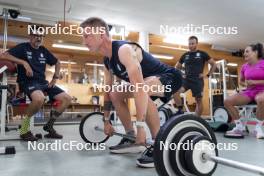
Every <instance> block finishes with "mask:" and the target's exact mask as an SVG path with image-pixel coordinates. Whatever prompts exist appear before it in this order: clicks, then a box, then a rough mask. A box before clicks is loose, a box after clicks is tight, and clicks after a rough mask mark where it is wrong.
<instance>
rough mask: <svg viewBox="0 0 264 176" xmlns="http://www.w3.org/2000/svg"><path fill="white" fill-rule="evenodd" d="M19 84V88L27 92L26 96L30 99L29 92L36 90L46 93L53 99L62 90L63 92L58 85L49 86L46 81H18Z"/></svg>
mask: <svg viewBox="0 0 264 176" xmlns="http://www.w3.org/2000/svg"><path fill="white" fill-rule="evenodd" d="M18 84H19V89H20V90H21V91H22V92H24V93H25V94H27V96H28V97H29V98H30V99H31V94H32V93H33V92H34V91H36V90H40V91H42V92H43V93H47V95H48V96H49V100H50V101H53V100H54V97H55V96H56V95H58V94H60V93H62V92H64V91H63V90H62V89H61V88H59V87H58V86H54V87H51V88H49V87H48V84H49V82H48V81H41V82H40V81H30V82H27V83H24V82H20V83H18Z"/></svg>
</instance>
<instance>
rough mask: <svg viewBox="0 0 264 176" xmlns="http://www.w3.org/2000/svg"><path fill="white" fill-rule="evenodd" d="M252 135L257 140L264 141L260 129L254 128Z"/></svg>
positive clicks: (263, 135) (263, 133) (263, 134)
mask: <svg viewBox="0 0 264 176" xmlns="http://www.w3.org/2000/svg"><path fill="white" fill-rule="evenodd" d="M253 134H254V136H255V137H256V138H257V139H264V132H263V130H262V129H261V127H256V129H255V130H254V131H253Z"/></svg>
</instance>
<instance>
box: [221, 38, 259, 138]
mask: <svg viewBox="0 0 264 176" xmlns="http://www.w3.org/2000/svg"><path fill="white" fill-rule="evenodd" d="M244 57H245V60H246V62H247V63H246V64H244V65H243V66H242V69H241V76H240V84H241V85H242V86H245V87H246V90H244V91H243V92H241V93H238V94H235V95H233V96H231V97H228V98H227V99H226V100H225V102H224V105H225V107H226V108H227V110H228V111H229V113H230V115H231V116H232V118H233V119H235V124H236V126H235V127H234V128H233V129H232V130H231V131H227V133H226V134H225V136H227V137H243V132H244V130H245V126H244V124H243V123H242V122H241V120H240V117H239V112H238V110H237V108H236V107H235V106H241V105H246V104H248V103H250V102H251V101H254V100H255V101H256V103H257V118H258V123H257V125H256V128H255V130H254V134H255V135H256V137H257V138H258V139H264V133H263V130H262V126H263V120H264V59H263V45H262V44H260V43H258V44H256V45H250V46H248V47H247V48H246V49H245V52H244Z"/></svg>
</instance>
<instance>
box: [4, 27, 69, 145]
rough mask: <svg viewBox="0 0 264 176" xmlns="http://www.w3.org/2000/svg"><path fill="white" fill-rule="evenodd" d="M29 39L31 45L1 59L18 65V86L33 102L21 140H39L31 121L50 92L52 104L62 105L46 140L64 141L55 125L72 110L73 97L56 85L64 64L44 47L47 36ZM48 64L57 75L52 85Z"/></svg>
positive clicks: (47, 127)
mask: <svg viewBox="0 0 264 176" xmlns="http://www.w3.org/2000/svg"><path fill="white" fill-rule="evenodd" d="M29 38H30V42H29V43H21V44H18V45H17V46H15V47H14V48H12V49H10V50H8V51H7V52H5V53H2V54H1V59H5V60H9V61H11V62H14V63H16V64H18V65H17V72H18V74H17V75H18V76H17V82H18V84H19V87H20V89H21V90H22V91H23V92H25V93H26V94H27V96H28V97H29V98H30V99H31V103H30V105H29V106H28V108H27V110H26V117H25V119H24V120H23V122H22V124H21V128H20V137H21V139H22V140H24V141H36V140H37V138H36V137H35V136H34V135H33V134H32V133H31V131H30V130H29V126H30V118H31V117H32V116H33V115H34V114H36V113H37V112H38V111H39V110H40V109H41V107H42V105H43V103H44V99H45V96H44V92H46V93H47V94H48V96H49V98H50V100H59V101H60V102H61V103H60V106H59V107H56V110H54V111H52V112H51V115H50V119H49V121H48V122H47V124H45V125H44V127H43V129H44V130H45V131H47V132H48V134H46V135H45V137H47V138H59V139H60V138H62V135H60V134H58V133H57V132H56V131H55V130H54V128H53V124H54V122H55V120H56V118H57V117H58V116H60V115H61V113H62V112H63V111H64V110H65V108H67V107H68V106H69V104H70V102H71V97H70V96H69V95H68V94H66V93H65V92H64V91H63V90H61V89H60V88H59V87H57V86H56V85H55V84H56V80H57V79H58V78H59V73H60V62H59V60H58V59H57V58H55V57H54V56H53V55H52V54H51V53H50V52H49V51H48V50H47V49H46V48H45V47H43V46H41V43H42V39H43V36H42V35H39V34H37V33H33V32H32V31H31V34H30V35H29ZM46 64H49V65H55V73H54V76H53V79H52V80H51V81H50V82H48V81H47V80H46V79H45V70H46Z"/></svg>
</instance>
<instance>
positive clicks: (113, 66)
mask: <svg viewBox="0 0 264 176" xmlns="http://www.w3.org/2000/svg"><path fill="white" fill-rule="evenodd" d="M124 44H134V45H137V46H138V47H140V45H138V44H137V43H133V42H127V41H122V40H120V41H112V57H111V59H109V58H107V57H105V58H104V65H105V66H106V68H107V69H108V70H109V71H110V72H111V73H112V74H114V75H116V76H117V77H119V78H120V79H122V80H125V81H127V82H129V78H128V73H127V71H126V68H125V66H124V65H123V64H122V63H121V62H120V59H119V56H118V50H119V48H120V47H121V46H122V45H124ZM140 48H141V47H140ZM141 50H142V57H143V58H142V61H141V62H140V66H141V70H142V74H143V78H146V77H150V76H159V75H161V74H164V73H169V72H171V70H175V68H174V67H171V66H168V65H166V64H163V63H161V62H160V61H159V60H158V59H156V58H154V57H153V56H152V55H151V54H149V53H147V52H146V51H144V50H143V49H142V48H141Z"/></svg>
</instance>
